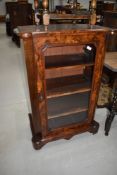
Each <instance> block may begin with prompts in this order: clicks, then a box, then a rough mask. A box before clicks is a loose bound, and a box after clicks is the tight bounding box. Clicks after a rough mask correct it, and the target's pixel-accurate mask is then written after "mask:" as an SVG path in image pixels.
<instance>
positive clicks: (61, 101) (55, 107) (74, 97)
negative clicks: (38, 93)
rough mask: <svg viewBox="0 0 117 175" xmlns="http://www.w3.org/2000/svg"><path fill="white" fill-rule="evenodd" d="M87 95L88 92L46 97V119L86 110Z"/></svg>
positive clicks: (88, 94)
mask: <svg viewBox="0 0 117 175" xmlns="http://www.w3.org/2000/svg"><path fill="white" fill-rule="evenodd" d="M89 97H90V92H84V93H78V94H71V95H68V96H61V97H55V98H50V99H47V106H48V109H47V113H48V119H49V118H57V117H60V116H61V117H62V116H63V117H64V116H67V115H71V114H75V113H79V112H82V111H86V110H88V106H89ZM79 99H80V101H79Z"/></svg>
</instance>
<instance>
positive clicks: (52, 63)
mask: <svg viewBox="0 0 117 175" xmlns="http://www.w3.org/2000/svg"><path fill="white" fill-rule="evenodd" d="M68 49H69V48H68ZM87 63H88V64H90V63H94V58H93V57H92V58H91V57H90V56H89V55H86V54H84V53H83V52H82V53H80V54H69V55H51V56H45V67H46V69H48V68H54V67H65V66H74V65H85V64H87Z"/></svg>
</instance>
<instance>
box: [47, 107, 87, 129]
mask: <svg viewBox="0 0 117 175" xmlns="http://www.w3.org/2000/svg"><path fill="white" fill-rule="evenodd" d="M87 119H88V111H87V110H86V111H82V112H79V113H74V114H72V115H68V116H67V117H57V118H50V119H49V120H48V128H49V129H51V130H53V129H57V128H61V127H65V126H69V125H72V124H80V123H83V122H85V121H86V120H87Z"/></svg>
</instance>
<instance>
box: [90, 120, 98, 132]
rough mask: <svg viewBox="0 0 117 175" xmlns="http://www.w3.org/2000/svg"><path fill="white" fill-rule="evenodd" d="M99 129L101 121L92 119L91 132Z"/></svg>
mask: <svg viewBox="0 0 117 175" xmlns="http://www.w3.org/2000/svg"><path fill="white" fill-rule="evenodd" d="M98 130H99V123H98V122H96V121H95V120H93V121H92V123H91V127H90V131H89V132H90V133H92V134H96V133H97V132H98Z"/></svg>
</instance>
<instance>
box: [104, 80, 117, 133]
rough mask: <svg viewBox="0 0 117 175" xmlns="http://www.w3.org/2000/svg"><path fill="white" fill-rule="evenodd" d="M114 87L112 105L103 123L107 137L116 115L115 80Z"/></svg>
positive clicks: (116, 92)
mask: <svg viewBox="0 0 117 175" xmlns="http://www.w3.org/2000/svg"><path fill="white" fill-rule="evenodd" d="M115 84H116V86H115V87H114V94H113V99H112V103H111V106H110V109H109V114H108V116H107V119H106V122H105V135H106V136H108V134H109V131H110V128H111V123H112V121H113V119H114V117H115V115H116V111H117V109H116V108H117V79H116V83H115Z"/></svg>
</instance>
